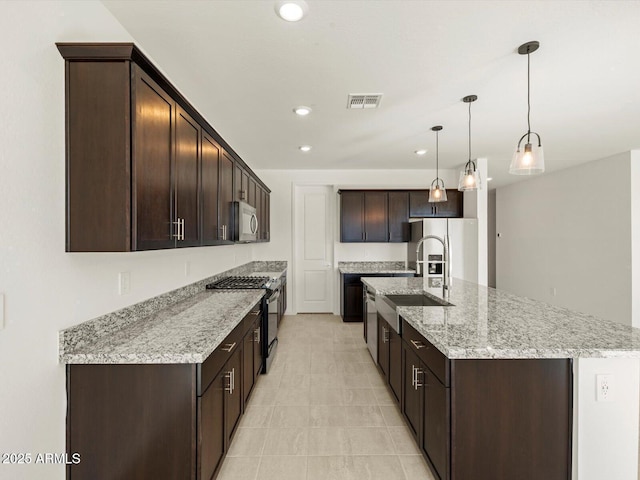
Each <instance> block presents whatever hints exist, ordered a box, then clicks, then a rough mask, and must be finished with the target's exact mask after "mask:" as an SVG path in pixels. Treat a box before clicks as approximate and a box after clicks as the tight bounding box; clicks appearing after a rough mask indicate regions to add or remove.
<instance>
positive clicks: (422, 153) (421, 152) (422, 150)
mask: <svg viewBox="0 0 640 480" xmlns="http://www.w3.org/2000/svg"><path fill="white" fill-rule="evenodd" d="M425 153H427V151H426V150H425V149H421V150H416V151H415V154H416V155H424V154H425Z"/></svg>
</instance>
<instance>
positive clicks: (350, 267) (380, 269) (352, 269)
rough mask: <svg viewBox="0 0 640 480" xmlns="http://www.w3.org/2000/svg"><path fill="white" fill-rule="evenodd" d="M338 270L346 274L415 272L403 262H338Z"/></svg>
mask: <svg viewBox="0 0 640 480" xmlns="http://www.w3.org/2000/svg"><path fill="white" fill-rule="evenodd" d="M338 271H339V272H340V273H346V274H363V275H366V274H367V273H415V270H412V269H408V268H406V267H405V264H404V262H338Z"/></svg>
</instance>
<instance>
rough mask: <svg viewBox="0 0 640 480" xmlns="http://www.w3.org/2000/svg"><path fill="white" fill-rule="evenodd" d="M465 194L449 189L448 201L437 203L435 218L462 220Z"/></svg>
mask: <svg viewBox="0 0 640 480" xmlns="http://www.w3.org/2000/svg"><path fill="white" fill-rule="evenodd" d="M463 193H464V192H460V191H458V190H454V189H447V201H446V202H442V203H435V204H434V205H435V216H436V217H440V218H461V217H462V216H463V198H464V197H463Z"/></svg>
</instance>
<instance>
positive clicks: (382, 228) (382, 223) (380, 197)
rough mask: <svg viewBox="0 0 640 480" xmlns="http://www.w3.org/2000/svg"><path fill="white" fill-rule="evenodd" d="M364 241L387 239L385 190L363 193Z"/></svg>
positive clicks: (385, 240)
mask: <svg viewBox="0 0 640 480" xmlns="http://www.w3.org/2000/svg"><path fill="white" fill-rule="evenodd" d="M364 241H365V242H388V241H389V224H388V221H387V192H365V194H364Z"/></svg>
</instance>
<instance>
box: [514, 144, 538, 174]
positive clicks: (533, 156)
mask: <svg viewBox="0 0 640 480" xmlns="http://www.w3.org/2000/svg"><path fill="white" fill-rule="evenodd" d="M543 172H544V151H543V149H542V144H540V143H538V144H536V143H526V144H525V145H524V147H522V146H520V145H518V147H516V151H515V152H514V154H513V159H512V160H511V166H510V167H509V173H511V174H512V175H538V174H540V173H543Z"/></svg>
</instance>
